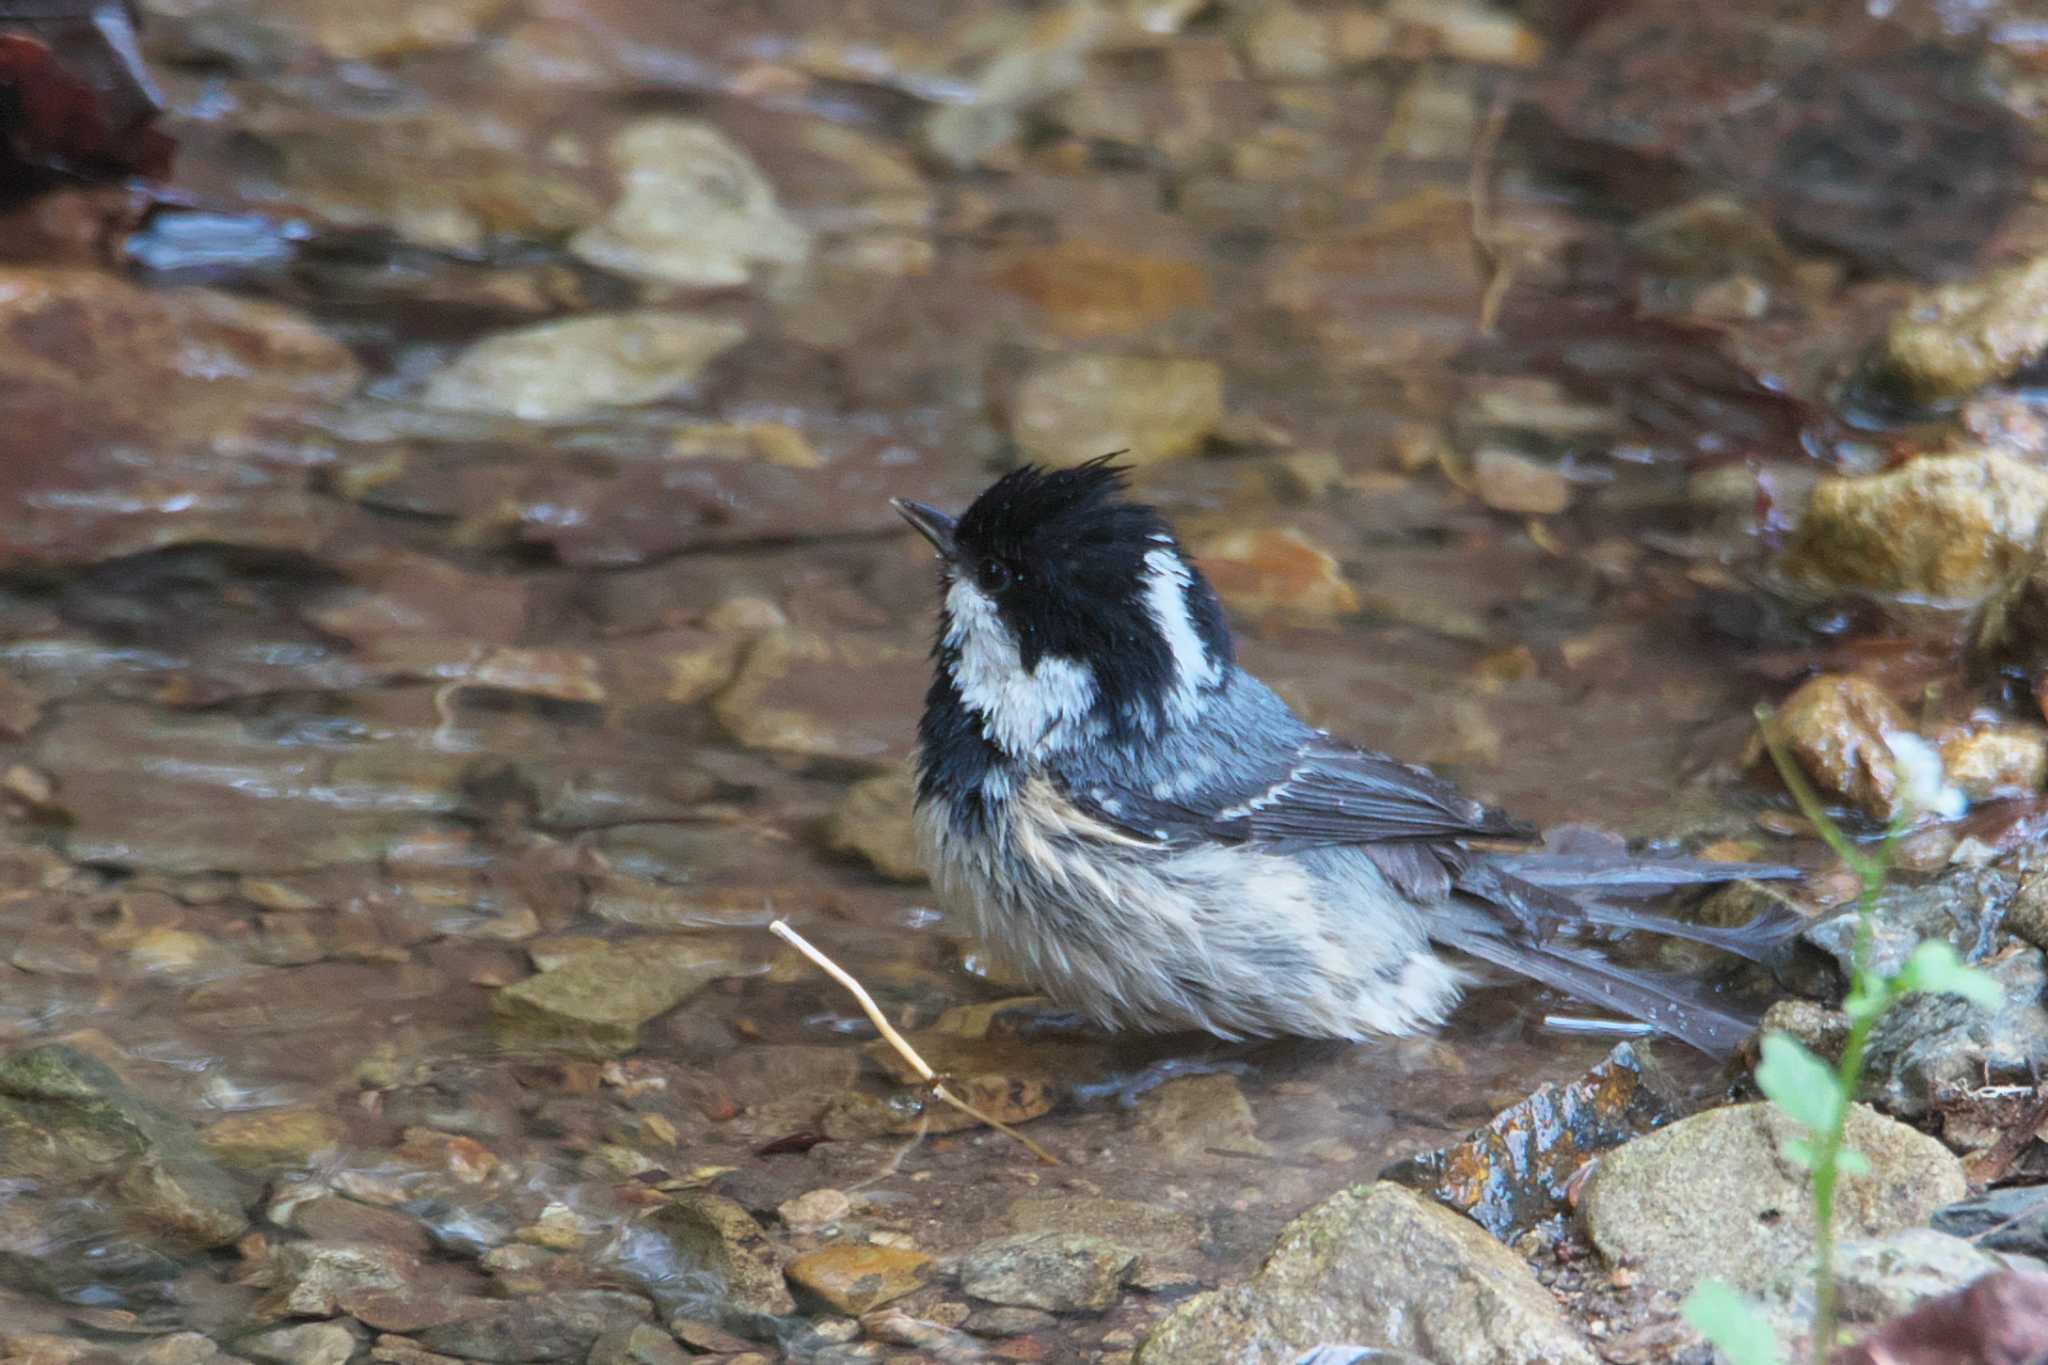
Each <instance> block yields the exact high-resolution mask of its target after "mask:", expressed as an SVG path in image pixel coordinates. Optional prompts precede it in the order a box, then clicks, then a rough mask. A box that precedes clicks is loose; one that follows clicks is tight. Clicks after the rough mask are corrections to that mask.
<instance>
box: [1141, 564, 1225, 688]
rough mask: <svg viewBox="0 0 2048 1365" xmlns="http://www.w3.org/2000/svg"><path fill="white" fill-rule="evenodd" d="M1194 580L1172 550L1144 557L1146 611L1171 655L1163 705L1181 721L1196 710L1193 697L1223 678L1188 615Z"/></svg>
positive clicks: (1192, 618) (1191, 617)
mask: <svg viewBox="0 0 2048 1365" xmlns="http://www.w3.org/2000/svg"><path fill="white" fill-rule="evenodd" d="M1193 581H1194V576H1193V575H1192V574H1191V573H1189V571H1188V566H1187V565H1186V564H1185V563H1183V562H1182V560H1181V557H1180V555H1179V554H1178V553H1176V552H1175V551H1173V550H1171V549H1164V550H1153V551H1150V552H1149V553H1147V554H1146V556H1145V611H1146V613H1147V614H1148V615H1150V616H1151V618H1152V624H1153V625H1155V626H1157V627H1158V628H1159V633H1160V635H1162V636H1164V637H1165V639H1166V648H1167V651H1168V652H1169V653H1170V654H1172V656H1173V686H1172V688H1171V689H1170V690H1169V691H1168V692H1167V697H1166V704H1167V706H1168V708H1169V709H1171V710H1173V711H1175V712H1177V713H1178V714H1179V715H1180V717H1181V718H1182V719H1186V718H1187V717H1188V716H1190V715H1191V714H1193V712H1194V711H1195V709H1196V694H1197V693H1198V692H1200V691H1201V690H1202V689H1203V688H1205V687H1214V686H1215V685H1216V682H1217V680H1218V679H1219V678H1220V677H1221V675H1222V670H1221V669H1220V668H1219V667H1218V666H1217V663H1216V660H1215V659H1214V658H1213V657H1211V655H1210V653H1209V649H1208V646H1206V645H1204V644H1203V643H1202V637H1201V636H1200V635H1199V634H1197V633H1196V631H1195V620H1194V617H1193V616H1191V615H1189V613H1188V584H1190V583H1192V582H1193Z"/></svg>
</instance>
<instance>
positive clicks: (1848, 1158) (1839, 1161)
mask: <svg viewBox="0 0 2048 1365" xmlns="http://www.w3.org/2000/svg"><path fill="white" fill-rule="evenodd" d="M1835 1169H1836V1170H1838V1171H1840V1172H1841V1173H1842V1174H1843V1175H1869V1174H1870V1162H1869V1161H1868V1160H1866V1159H1865V1158H1864V1155H1863V1153H1861V1152H1859V1151H1857V1150H1856V1149H1855V1148H1854V1147H1844V1148H1842V1150H1840V1151H1839V1152H1836V1153H1835Z"/></svg>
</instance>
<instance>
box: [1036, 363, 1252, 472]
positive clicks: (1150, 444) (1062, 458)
mask: <svg viewBox="0 0 2048 1365" xmlns="http://www.w3.org/2000/svg"><path fill="white" fill-rule="evenodd" d="M1222 420H1223V370H1222V367H1221V366H1219V365H1217V364H1216V363H1215V362H1213V361H1208V360H1186V359H1149V358H1141V357H1136V356H1115V355H1071V356H1063V357H1060V358H1057V359H1054V360H1048V361H1045V362H1043V363H1041V364H1040V365H1039V366H1037V367H1036V368H1035V369H1033V370H1032V371H1031V372H1030V373H1029V374H1028V375H1026V376H1025V377H1024V379H1023V381H1022V383H1020V384H1019V385H1018V389H1017V393H1016V396H1015V398H1014V400H1013V412H1012V415H1011V421H1010V430H1011V434H1012V435H1013V436H1015V437H1016V439H1017V444H1018V445H1020V446H1022V447H1023V449H1024V453H1025V454H1026V455H1027V456H1029V457H1030V458H1031V459H1032V460H1034V461H1037V462H1038V463H1040V464H1046V465H1054V466H1066V465H1075V464H1079V463H1081V462H1082V461H1083V460H1091V459H1094V458H1095V457H1096V456H1098V455H1107V454H1109V453H1110V452H1111V451H1115V450H1125V451H1129V452H1130V453H1129V455H1127V456H1126V457H1125V458H1126V459H1127V460H1128V461H1129V462H1130V463H1132V464H1151V463H1154V462H1156V461H1159V460H1170V459H1174V458H1176V457H1179V456H1182V455H1188V454H1191V453H1193V452H1194V451H1195V450H1196V449H1197V448H1198V447H1200V445H1201V444H1202V442H1203V441H1205V440H1207V439H1208V437H1209V434H1210V433H1211V432H1213V431H1215V429H1216V427H1217V425H1218V424H1219V423H1220V422H1222Z"/></svg>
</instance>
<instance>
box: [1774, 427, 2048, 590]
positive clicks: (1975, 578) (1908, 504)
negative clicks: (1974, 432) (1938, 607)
mask: <svg viewBox="0 0 2048 1365" xmlns="http://www.w3.org/2000/svg"><path fill="white" fill-rule="evenodd" d="M2044 517H2048V469H2042V468H2039V467H2037V466H2034V465H2030V464H2025V463H2022V462H2021V461H2018V460H2015V459H2014V458H2012V457H2011V456H2010V455H2006V454H2004V453H2002V452H1999V451H1996V450H1990V449H1982V450H1973V449H1957V450H1950V451H1946V452H1943V453H1940V454H1930V455H1922V456H1920V457H1918V458H1917V459H1913V460H1909V461H1907V462H1906V463H1905V464H1903V465H1901V466H1900V467H1898V468H1897V469H1892V470H1887V471H1885V472H1884V473H1881V474H1866V475H1859V476H1854V477H1849V476H1829V477H1826V478H1823V479H1821V480H1820V481H1819V482H1818V483H1816V484H1815V485H1814V489H1813V495H1812V497H1811V499H1810V500H1809V501H1808V503H1807V508H1806V514H1805V516H1804V517H1802V518H1801V519H1800V523H1799V529H1798V531H1797V533H1796V534H1795V536H1794V538H1793V541H1792V544H1791V545H1790V546H1789V547H1788V549H1787V551H1786V556H1785V568H1786V571H1787V572H1788V573H1790V574H1791V575H1793V576H1794V577H1795V578H1800V579H1803V580H1806V581H1808V582H1811V583H1815V584H1817V585H1823V586H1828V587H1833V588H1850V589H1863V590H1868V591H1872V592H1883V593H1896V594H1899V595H1902V596H1907V597H1917V598H1926V599H1928V600H1931V601H1935V602H1947V603H1957V602H1972V601H1976V600H1978V599H1980V598H1982V597H1984V596H1985V595H1986V594H1987V593H1989V592H1991V590H1992V589H1993V588H1995V587H1997V586H1998V585H1999V583H2000V582H2001V581H2002V580H2004V579H2005V578H2007V577H2008V576H2009V575H2011V574H2012V573H2014V572H2015V571H2016V570H2018V569H2020V568H2021V567H2023V566H2024V565H2025V564H2026V562H2027V560H2028V557H2029V555H2030V554H2031V553H2032V551H2033V549H2034V546H2035V543H2036V542H2037V540H2038V539H2039V538H2040V534H2041V527H2042V523H2043V519H2044Z"/></svg>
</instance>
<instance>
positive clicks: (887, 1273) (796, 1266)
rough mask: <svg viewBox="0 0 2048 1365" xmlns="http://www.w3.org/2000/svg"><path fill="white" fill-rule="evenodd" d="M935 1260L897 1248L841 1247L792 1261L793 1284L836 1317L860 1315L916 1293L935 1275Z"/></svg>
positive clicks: (819, 1251) (811, 1253)
mask: <svg viewBox="0 0 2048 1365" xmlns="http://www.w3.org/2000/svg"><path fill="white" fill-rule="evenodd" d="M931 1265H932V1258H931V1257H929V1256H927V1255H925V1254H924V1253H922V1252H918V1251H908V1250H902V1249H899V1248H896V1247H881V1246H860V1245H856V1244H853V1243H840V1244H837V1245H833V1246H826V1247H820V1248H819V1249H818V1250H816V1251H808V1252H805V1253H804V1254H803V1255H801V1256H799V1257H797V1258H796V1259H795V1260H793V1261H791V1262H790V1263H789V1272H788V1273H789V1281H790V1283H791V1284H793V1285H795V1286H796V1287H797V1289H798V1290H799V1291H800V1292H802V1293H803V1294H806V1295H808V1296H810V1297H811V1298H812V1299H815V1300H817V1301H818V1302H820V1303H823V1304H824V1305H825V1306H826V1307H828V1308H830V1309H831V1310H832V1311H834V1312H837V1313H852V1314H856V1315H858V1314H861V1313H865V1312H867V1311H868V1310H870V1309H873V1308H879V1307H881V1306H882V1305H883V1304H885V1303H888V1302H889V1301H890V1300H892V1299H900V1298H902V1297H903V1296H904V1295H905V1294H910V1293H915V1292H916V1291H917V1290H919V1289H921V1288H923V1287H924V1283H925V1281H926V1280H927V1279H928V1278H930V1276H931Z"/></svg>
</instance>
